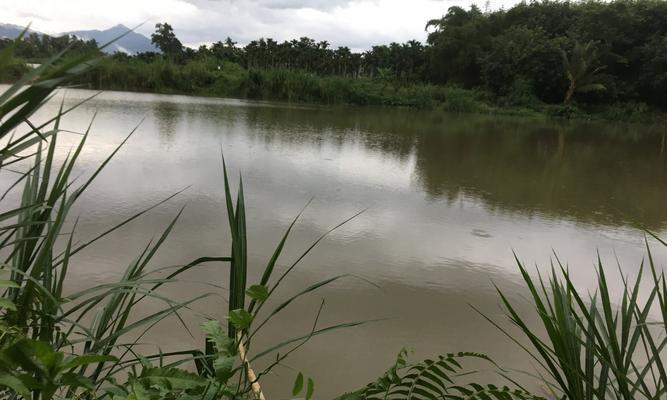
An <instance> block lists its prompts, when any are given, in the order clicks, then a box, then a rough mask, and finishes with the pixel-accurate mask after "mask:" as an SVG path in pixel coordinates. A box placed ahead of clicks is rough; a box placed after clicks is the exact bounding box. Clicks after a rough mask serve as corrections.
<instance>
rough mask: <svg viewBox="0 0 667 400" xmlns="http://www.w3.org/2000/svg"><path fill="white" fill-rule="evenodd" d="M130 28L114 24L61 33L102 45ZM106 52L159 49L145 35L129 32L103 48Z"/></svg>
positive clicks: (133, 52)
mask: <svg viewBox="0 0 667 400" xmlns="http://www.w3.org/2000/svg"><path fill="white" fill-rule="evenodd" d="M129 30H130V28H128V27H126V26H125V25H116V26H114V27H112V28H109V29H106V30H103V31H100V30H97V29H95V30H89V31H73V32H65V33H63V34H62V35H74V36H76V37H78V38H79V39H83V40H90V39H95V40H96V41H97V44H98V45H103V44H105V43H107V42H110V41H111V40H113V39H115V38H117V37H119V36H120V35H122V34H124V33H126V32H127V31H129ZM104 51H105V52H106V53H115V52H118V51H120V52H123V53H128V54H136V53H143V52H146V51H159V50H158V49H157V48H156V47H155V46H153V44H152V43H151V40H150V39H149V38H147V37H146V36H144V35H142V34H140V33H137V32H130V33H128V34H127V35H125V36H123V37H122V38H121V39H119V40H117V41H116V42H114V43H113V44H111V45H110V46H108V47H107V48H105V49H104Z"/></svg>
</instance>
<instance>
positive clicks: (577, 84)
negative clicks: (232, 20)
mask: <svg viewBox="0 0 667 400" xmlns="http://www.w3.org/2000/svg"><path fill="white" fill-rule="evenodd" d="M425 22H426V21H425ZM426 29H427V30H428V32H429V34H428V39H427V42H426V43H425V44H422V43H420V42H418V41H415V40H411V41H408V42H406V43H391V44H389V45H377V46H373V47H372V48H371V49H369V50H367V51H364V52H354V51H352V50H351V49H349V48H347V47H338V48H331V46H330V44H329V43H328V42H326V41H316V40H314V39H311V38H307V37H303V38H300V39H294V40H291V41H284V42H282V43H279V42H278V41H276V40H273V39H270V38H266V39H265V38H262V39H259V40H254V41H251V42H250V43H248V44H246V45H245V46H239V45H238V44H237V43H236V42H234V41H233V40H232V39H231V38H227V39H226V40H224V41H218V42H215V43H213V44H212V45H210V46H200V47H199V48H197V49H193V48H190V47H186V46H183V45H182V43H181V42H180V40H179V39H178V37H177V36H176V34H175V33H174V30H173V28H172V27H171V26H170V25H169V24H167V23H161V24H157V25H156V31H155V33H154V34H153V35H152V40H153V43H154V44H155V45H156V46H157V47H158V48H160V49H161V53H141V54H137V55H134V56H129V55H126V54H122V53H116V54H115V55H113V56H111V57H109V58H107V59H105V60H103V61H101V62H100V64H99V65H98V66H97V67H96V68H94V69H92V70H90V71H89V72H88V74H87V76H86V77H85V79H81V80H80V82H81V83H85V84H87V85H89V86H90V87H93V88H97V89H119V90H129V91H148V92H157V93H180V94H196V95H205V96H231V97H239V98H250V99H265V100H286V101H293V102H313V103H324V104H355V105H364V104H369V105H398V106H410V107H441V108H444V109H446V110H451V111H457V112H479V113H506V114H521V115H555V116H563V117H585V118H607V119H623V120H627V119H632V120H642V119H644V120H655V119H663V116H664V111H665V107H666V106H667V102H666V101H667V100H665V98H666V97H665V96H664V93H665V92H666V91H667V72H666V71H667V3H665V2H663V1H658V0H614V1H611V2H599V1H581V2H569V1H550V0H547V1H532V2H529V3H520V4H517V5H515V6H513V7H511V8H509V9H507V10H504V9H501V10H497V11H482V10H480V9H479V8H478V7H476V6H472V7H470V8H469V9H467V10H466V9H463V8H460V7H451V8H449V10H448V11H447V13H446V14H445V15H444V16H442V17H441V18H436V19H433V20H431V21H428V23H427V24H426ZM67 46H69V47H70V48H71V50H72V51H75V52H83V51H90V50H91V48H95V47H96V43H94V42H82V41H80V40H77V39H75V38H67V37H64V38H49V37H48V36H37V35H29V36H28V37H27V38H26V40H24V42H23V43H22V44H20V45H19V47H18V49H17V55H18V56H19V57H22V58H23V59H25V60H31V61H39V60H42V59H44V58H45V57H48V56H51V55H53V54H54V53H55V52H57V51H60V50H62V49H63V48H65V47H67ZM16 75H17V72H16V71H15V72H14V73H8V74H5V76H0V79H3V80H5V81H6V80H11V79H12V78H15V77H16Z"/></svg>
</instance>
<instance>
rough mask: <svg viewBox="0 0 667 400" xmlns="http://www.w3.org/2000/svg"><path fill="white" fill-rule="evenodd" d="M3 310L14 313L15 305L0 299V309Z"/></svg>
mask: <svg viewBox="0 0 667 400" xmlns="http://www.w3.org/2000/svg"><path fill="white" fill-rule="evenodd" d="M2 308H5V309H7V310H12V311H16V304H14V303H13V302H12V301H11V300H8V299H4V298H1V297H0V309H2Z"/></svg>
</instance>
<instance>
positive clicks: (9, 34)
mask: <svg viewBox="0 0 667 400" xmlns="http://www.w3.org/2000/svg"><path fill="white" fill-rule="evenodd" d="M24 29H25V26H18V25H12V24H0V38H9V39H16V38H17V37H18V36H19V35H20V34H21V32H23V30H24ZM29 32H34V33H38V34H40V35H41V33H40V32H35V31H33V30H32V29H31V30H30V31H29Z"/></svg>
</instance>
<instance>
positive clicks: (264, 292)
mask: <svg viewBox="0 0 667 400" xmlns="http://www.w3.org/2000/svg"><path fill="white" fill-rule="evenodd" d="M245 293H246V294H247V295H248V297H250V298H251V299H253V300H256V301H258V302H260V303H261V302H263V301H264V300H266V299H267V298H268V297H269V288H268V287H266V286H264V285H252V286H250V287H249V288H248V289H246V291H245Z"/></svg>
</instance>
